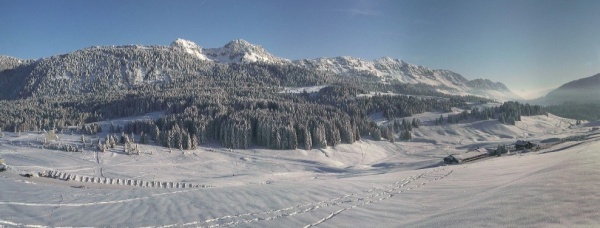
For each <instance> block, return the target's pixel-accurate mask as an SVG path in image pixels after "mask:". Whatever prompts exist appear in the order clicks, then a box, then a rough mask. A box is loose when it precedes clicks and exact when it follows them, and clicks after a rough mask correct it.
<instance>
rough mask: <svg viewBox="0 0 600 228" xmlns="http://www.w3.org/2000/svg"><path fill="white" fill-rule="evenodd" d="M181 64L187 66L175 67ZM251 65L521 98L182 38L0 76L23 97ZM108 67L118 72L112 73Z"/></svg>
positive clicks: (483, 82) (386, 69)
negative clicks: (101, 80) (43, 90)
mask: <svg viewBox="0 0 600 228" xmlns="http://www.w3.org/2000/svg"><path fill="white" fill-rule="evenodd" d="M153 56H154V57H153ZM157 56H158V57H157ZM178 61H183V62H184V63H181V64H179V63H176V62H178ZM3 62H6V63H3ZM33 63H39V64H33ZM249 63H259V64H271V65H275V66H277V65H290V64H291V65H295V66H298V67H303V68H306V69H309V70H314V71H317V72H322V73H324V74H328V73H334V74H338V75H340V76H341V77H353V78H367V79H369V80H376V81H379V82H380V83H384V84H386V83H391V82H399V83H408V84H419V83H422V84H426V85H430V86H433V87H435V88H436V90H438V91H439V92H442V93H447V94H458V95H476V96H482V97H486V98H491V99H500V100H511V99H516V98H518V96H517V95H516V94H514V93H513V92H512V91H510V90H509V89H508V88H507V87H506V86H505V85H504V84H502V83H501V82H492V81H490V80H488V79H474V80H467V79H466V78H464V77H463V76H462V75H460V74H458V73H455V72H452V71H449V70H433V69H430V68H427V67H424V66H418V65H413V64H409V63H406V62H404V61H403V60H398V59H392V58H390V57H381V58H379V59H375V60H363V59H360V58H356V57H351V56H340V57H333V58H325V57H322V58H317V59H299V60H288V59H285V58H280V57H277V56H274V55H272V54H271V53H269V52H268V51H267V50H266V49H265V48H263V47H262V46H260V45H255V44H252V43H250V42H248V41H245V40H243V39H237V40H233V41H230V42H228V43H227V44H225V45H224V46H223V47H218V48H203V47H201V46H200V45H197V44H196V43H195V42H193V41H189V40H185V39H181V38H178V39H176V40H175V41H173V42H172V43H171V45H169V46H158V45H157V46H142V45H123V46H93V47H89V48H84V49H80V50H77V51H74V52H71V53H67V54H62V55H55V56H50V57H46V58H42V59H38V60H19V59H16V58H12V57H4V58H0V66H3V65H6V66H7V67H4V68H5V69H0V71H1V70H8V71H9V72H0V73H2V74H4V76H3V75H0V77H12V78H13V80H24V81H26V82H23V83H22V84H24V85H26V86H25V88H24V89H29V91H26V92H21V94H35V90H36V88H35V86H37V85H40V84H42V85H45V84H52V83H54V82H53V81H56V80H71V79H72V80H75V79H78V80H94V79H95V78H97V77H100V76H102V77H105V78H109V79H110V78H112V79H113V80H116V82H110V83H112V84H116V85H121V84H130V85H135V84H140V83H156V82H169V81H171V80H172V78H177V75H181V74H189V73H190V72H189V71H190V69H187V68H186V67H185V66H186V65H190V64H191V65H199V66H200V67H202V66H208V65H210V64H249ZM23 65H28V66H29V68H32V69H30V70H29V71H28V70H24V69H21V70H20V71H14V70H12V69H13V68H15V67H18V66H23ZM181 65H183V66H181ZM109 66H111V67H113V68H119V69H110V67H109ZM44 67H45V68H44ZM29 68H26V69H29ZM6 74H9V76H6ZM15 74H18V76H15ZM44 77H47V78H44ZM15 78H16V79H15ZM82 83H83V84H85V82H79V83H67V84H69V85H71V86H75V85H79V86H84V85H83V84H82ZM13 94H14V92H13Z"/></svg>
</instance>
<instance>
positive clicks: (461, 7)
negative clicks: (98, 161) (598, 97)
mask: <svg viewBox="0 0 600 228" xmlns="http://www.w3.org/2000/svg"><path fill="white" fill-rule="evenodd" d="M598 12H600V1H597V0H588V1H584V0H582V1H573V0H569V1H567V0H564V1H557V0H525V1H508V0H507V1H494V0H484V1H481V0H458V1H450V0H415V1H403V0H389V1H385V0H382V1H378V0H344V1H341V0H328V1H322V0H303V1H283V0H273V1H259V0H252V1H246V0H220V1H217V0H206V1H202V0H198V1H153V0H138V1H91V0H90V1H77V0H73V1H64V0H57V1H37V0H36V1H28V0H25V1H17V0H2V1H0V31H1V35H0V54H2V55H9V56H15V57H19V58H41V57H47V56H51V55H55V54H62V53H67V52H71V51H74V50H77V49H81V48H85V47H89V46H95V45H121V44H144V45H169V44H170V43H171V42H172V41H173V40H175V39H176V38H184V39H188V40H192V41H194V42H196V43H197V44H199V45H200V46H203V47H208V48H210V47H220V46H223V45H224V44H225V43H227V42H228V41H230V40H233V39H238V38H242V39H245V40H248V41H249V42H251V43H255V44H259V45H262V46H263V47H265V48H266V49H267V50H268V51H269V52H271V53H272V54H274V55H277V56H281V57H284V58H288V59H298V58H317V57H334V56H342V55H350V56H355V57H359V58H363V59H375V58H379V57H383V56H389V57H392V58H397V59H402V60H405V61H407V62H409V63H413V64H418V65H424V66H427V67H430V68H435V69H448V70H452V71H455V72H457V73H460V74H462V75H463V76H465V77H466V78H468V79H475V78H488V79H491V80H493V81H501V82H503V83H505V84H507V85H508V86H509V88H511V89H512V90H513V91H515V92H517V93H521V94H524V95H527V93H531V92H533V91H538V90H545V89H548V88H551V87H555V86H559V85H560V84H563V83H565V82H568V81H571V80H574V79H578V78H582V77H587V76H591V75H594V74H596V73H600V13H598Z"/></svg>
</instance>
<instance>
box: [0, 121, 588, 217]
mask: <svg viewBox="0 0 600 228" xmlns="http://www.w3.org/2000/svg"><path fill="white" fill-rule="evenodd" d="M143 118H146V117H143ZM563 121H569V120H564V119H562V118H557V117H554V116H549V117H545V116H544V117H539V118H538V117H531V118H529V117H528V118H524V119H523V121H522V122H523V123H524V124H526V125H527V126H528V127H523V126H516V127H515V128H514V129H513V128H512V126H509V127H507V128H502V127H501V126H503V125H500V124H497V123H488V122H486V121H481V122H475V123H467V124H466V125H464V126H462V128H471V129H468V131H465V132H456V133H454V135H453V136H452V137H459V138H460V137H471V136H474V135H477V134H479V135H481V136H482V137H481V138H482V141H481V142H490V143H494V142H495V143H497V142H500V141H502V140H503V139H498V138H494V137H492V136H493V134H506V135H510V134H514V133H515V131H518V129H519V128H523V129H525V130H523V131H528V132H529V133H530V134H531V135H528V136H529V137H532V138H542V137H544V136H547V137H557V135H564V136H567V135H577V134H581V133H582V132H584V131H588V129H587V128H585V127H581V128H574V129H571V128H569V127H567V126H566V125H564V124H563ZM479 123H481V124H479ZM543 123H546V124H543ZM467 125H468V126H467ZM438 130H449V131H453V130H456V129H453V128H447V129H439V128H437V127H434V126H422V127H421V128H419V131H421V133H423V134H426V133H427V132H429V133H427V134H429V135H428V136H427V137H429V138H432V139H433V141H435V143H431V142H427V141H425V140H420V141H419V140H415V141H413V142H396V143H389V142H376V141H371V140H364V141H363V142H359V143H355V144H352V145H340V146H338V147H336V148H327V149H323V150H309V151H305V150H289V151H275V150H265V149H252V150H235V151H231V150H228V149H224V148H219V147H202V148H199V149H197V150H193V151H186V153H185V154H183V153H181V151H172V152H171V153H169V151H168V149H166V148H161V147H155V146H142V153H141V154H140V155H135V156H128V155H124V154H122V153H120V152H119V150H118V149H111V150H109V151H108V152H105V153H95V152H90V151H86V152H83V153H68V152H61V151H54V150H41V149H39V148H35V145H36V142H37V140H39V138H40V137H42V135H39V134H37V133H34V132H25V133H22V134H21V135H17V134H16V133H8V132H4V134H5V137H4V138H1V139H0V157H1V158H4V159H5V160H6V162H7V163H8V164H9V166H10V170H9V171H6V172H2V173H0V192H1V193H2V194H0V215H2V216H0V226H23V227H45V226H50V227H53V226H114V227H125V226H135V227H141V226H142V227H143V226H149V227H156V226H163V227H217V226H220V227H222V226H228V227H229V226H237V227H312V226H318V227H423V226H424V227H431V226H443V227H448V226H453V227H465V226H491V227H498V226H502V227H505V226H532V227H547V226H567V227H572V226H594V225H597V224H599V223H600V219H599V218H600V206H599V205H600V195H599V194H598V187H597V183H598V182H599V181H600V169H598V168H597V167H598V166H599V165H600V155H599V154H598V153H596V148H598V146H600V142H598V139H599V138H598V136H597V135H596V136H593V137H590V138H588V139H586V140H584V141H580V142H568V143H564V144H560V145H557V146H555V147H552V148H549V149H545V150H542V151H538V152H531V153H526V154H520V155H512V156H503V157H494V158H490V159H485V160H483V161H478V162H474V163H467V164H462V165H450V166H446V165H442V166H436V165H439V164H438V162H439V161H441V158H443V157H444V156H446V153H453V152H456V151H463V150H464V149H461V148H462V146H465V145H464V144H460V143H458V142H447V140H446V139H444V138H446V137H448V136H445V134H439V135H437V136H436V135H435V133H434V132H437V131H438ZM477 131H478V132H477ZM492 131H495V132H492ZM60 136H61V141H62V142H64V143H73V142H77V141H78V140H79V136H77V135H70V134H60ZM92 138H93V137H92ZM416 138H418V137H416ZM488 139H489V140H488ZM505 140H507V141H514V139H505ZM32 145H33V146H32ZM38 170H56V171H60V172H62V173H68V174H77V175H83V176H87V177H95V178H97V179H95V180H100V181H103V180H105V179H117V178H118V179H121V180H124V179H128V180H144V181H162V182H185V183H201V184H205V186H207V187H203V188H181V187H175V186H174V187H170V186H169V187H167V188H158V187H140V186H132V185H131V184H105V183H90V182H85V181H84V182H81V181H62V180H57V179H51V178H41V177H34V178H25V177H21V176H19V175H18V173H19V172H24V171H38ZM79 186H83V187H85V188H79Z"/></svg>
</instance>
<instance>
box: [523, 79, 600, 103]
mask: <svg viewBox="0 0 600 228" xmlns="http://www.w3.org/2000/svg"><path fill="white" fill-rule="evenodd" d="M565 102H577V103H599V104H600V73H598V74H595V75H592V76H589V77H585V78H580V79H577V80H573V81H570V82H567V83H565V84H563V85H561V86H559V87H558V88H556V89H554V90H552V91H550V92H548V94H547V95H546V96H544V97H541V98H539V99H536V100H535V103H540V104H562V103H565Z"/></svg>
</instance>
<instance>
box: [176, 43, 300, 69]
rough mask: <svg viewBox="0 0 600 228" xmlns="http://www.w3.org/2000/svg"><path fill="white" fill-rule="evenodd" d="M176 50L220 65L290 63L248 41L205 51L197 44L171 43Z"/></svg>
mask: <svg viewBox="0 0 600 228" xmlns="http://www.w3.org/2000/svg"><path fill="white" fill-rule="evenodd" d="M171 47H172V48H173V49H174V50H179V51H183V52H186V53H188V54H190V55H193V56H195V57H197V58H198V59H201V60H209V61H215V62H220V63H251V62H262V63H271V64H282V63H288V62H290V61H289V60H287V59H283V58H279V57H276V56H273V55H271V54H270V53H269V52H267V51H266V50H265V49H264V48H263V47H261V46H258V45H254V44H251V43H249V42H248V41H245V40H242V39H237V40H233V41H231V42H229V43H227V44H225V46H223V47H220V48H208V49H203V48H202V47H200V46H199V45H197V44H196V43H194V42H192V41H189V40H184V39H177V40H175V41H173V43H171Z"/></svg>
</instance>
